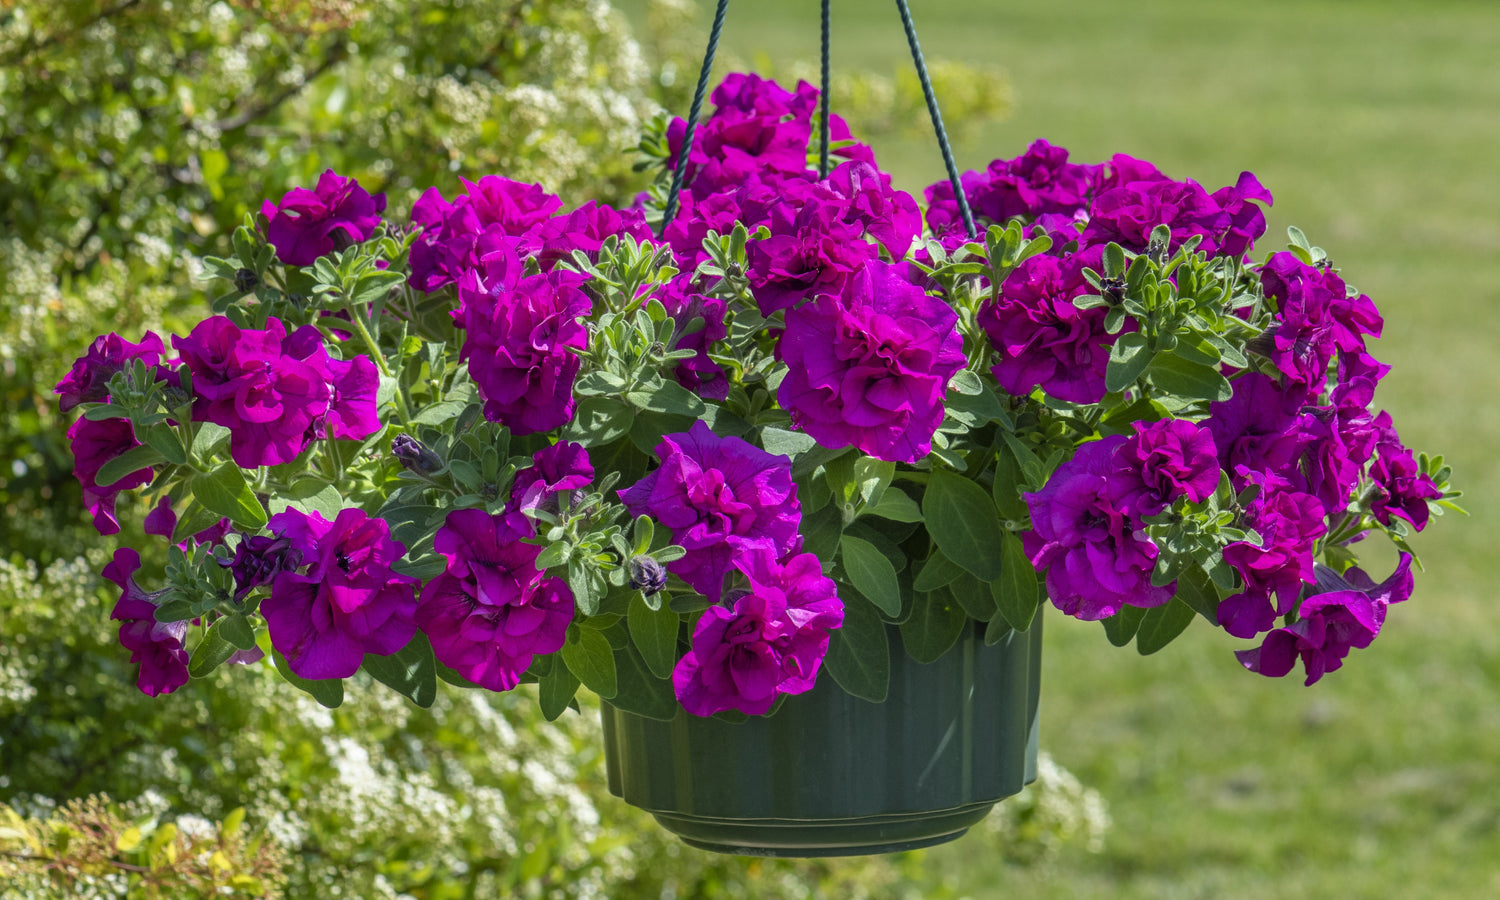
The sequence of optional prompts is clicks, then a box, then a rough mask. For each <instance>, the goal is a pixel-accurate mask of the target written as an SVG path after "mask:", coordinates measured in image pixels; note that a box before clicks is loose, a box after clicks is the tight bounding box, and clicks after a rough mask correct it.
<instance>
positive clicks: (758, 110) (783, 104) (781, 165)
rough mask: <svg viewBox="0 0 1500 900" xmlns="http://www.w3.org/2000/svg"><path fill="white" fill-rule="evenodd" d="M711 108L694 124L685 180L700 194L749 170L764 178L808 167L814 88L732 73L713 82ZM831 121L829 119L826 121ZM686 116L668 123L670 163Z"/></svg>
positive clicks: (676, 153)
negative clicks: (792, 87) (791, 87)
mask: <svg viewBox="0 0 1500 900" xmlns="http://www.w3.org/2000/svg"><path fill="white" fill-rule="evenodd" d="M712 100H713V102H714V106H715V109H714V112H713V113H712V114H711V115H710V116H709V117H708V118H706V119H704V120H702V121H701V122H699V124H698V129H697V131H696V133H695V135H694V138H693V149H692V151H691V153H690V154H689V157H688V169H687V172H686V173H685V174H686V181H685V183H686V184H688V185H689V186H690V187H689V189H690V190H691V191H693V192H694V193H696V194H698V195H699V196H706V195H707V194H710V193H715V192H717V191H720V190H724V189H727V188H733V187H734V186H735V185H736V184H738V183H740V182H741V181H743V180H744V179H745V178H746V177H747V176H750V175H755V176H758V177H760V178H761V179H763V180H766V181H773V182H774V181H779V180H780V179H781V178H782V177H798V176H801V175H802V174H803V173H805V172H806V170H807V142H808V139H809V138H810V137H811V136H812V116H813V112H814V110H815V109H816V108H817V105H818V90H817V88H815V87H813V86H812V85H810V84H808V83H807V82H805V81H803V82H799V83H798V84H797V90H796V92H795V93H794V92H792V91H788V90H787V89H786V88H783V87H782V86H781V85H779V84H777V83H776V82H774V81H771V80H769V79H765V78H761V77H760V76H758V75H743V74H738V73H736V74H731V75H729V76H726V77H725V79H724V80H723V82H721V83H720V84H719V86H718V87H716V88H714V92H713V96H712ZM831 124H832V122H830V125H831ZM686 133H687V122H686V121H685V120H683V119H680V118H679V119H674V120H673V121H672V123H671V124H670V125H669V126H668V127H667V147H668V151H669V156H668V158H667V166H668V168H671V169H675V168H676V167H677V159H678V156H679V154H680V153H681V151H682V144H683V141H684V139H685V136H686Z"/></svg>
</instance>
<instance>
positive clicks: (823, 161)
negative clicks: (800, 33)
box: [818, 0, 830, 179]
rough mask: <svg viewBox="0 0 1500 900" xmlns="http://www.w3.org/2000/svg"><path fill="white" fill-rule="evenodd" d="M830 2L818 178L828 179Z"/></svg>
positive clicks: (825, 31) (825, 5) (825, 32)
mask: <svg viewBox="0 0 1500 900" xmlns="http://www.w3.org/2000/svg"><path fill="white" fill-rule="evenodd" d="M829 3H830V0H823V96H822V102H823V120H822V123H821V125H820V127H821V128H822V132H821V133H822V148H821V149H820V150H819V151H818V178H820V179H822V178H827V177H828V92H829V91H828V88H829V76H828V5H829Z"/></svg>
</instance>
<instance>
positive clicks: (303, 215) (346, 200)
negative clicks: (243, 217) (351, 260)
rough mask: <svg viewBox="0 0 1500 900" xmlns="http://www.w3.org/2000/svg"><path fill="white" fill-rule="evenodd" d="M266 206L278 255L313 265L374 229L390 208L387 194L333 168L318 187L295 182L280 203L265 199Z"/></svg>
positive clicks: (293, 262)
mask: <svg viewBox="0 0 1500 900" xmlns="http://www.w3.org/2000/svg"><path fill="white" fill-rule="evenodd" d="M260 211H261V214H262V215H264V216H265V217H266V218H267V219H268V220H269V224H268V225H267V227H266V240H268V241H270V242H271V245H272V246H274V247H275V248H276V256H277V258H278V259H280V260H281V261H282V262H283V263H286V264H287V265H289V266H310V265H312V264H313V262H314V261H316V260H317V258H318V257H320V256H323V255H325V254H328V253H332V252H334V251H336V250H342V249H344V248H345V247H348V246H349V245H350V244H357V243H359V242H360V241H363V240H367V239H368V238H369V237H370V235H372V234H374V233H375V227H376V226H377V225H379V224H380V214H381V213H382V212H385V194H376V195H374V196H373V197H372V196H370V193H369V192H368V191H366V190H365V189H364V188H362V187H360V186H359V182H357V181H355V180H354V179H353V178H345V177H343V176H341V175H339V174H337V173H336V172H334V171H333V170H332V169H328V170H326V171H324V172H323V174H322V175H321V176H319V177H318V186H317V187H315V188H313V189H312V190H308V189H307V188H292V189H291V190H290V191H287V193H286V195H285V196H283V197H282V198H281V202H280V203H272V202H271V201H269V200H267V201H265V202H264V203H262V204H261V207H260Z"/></svg>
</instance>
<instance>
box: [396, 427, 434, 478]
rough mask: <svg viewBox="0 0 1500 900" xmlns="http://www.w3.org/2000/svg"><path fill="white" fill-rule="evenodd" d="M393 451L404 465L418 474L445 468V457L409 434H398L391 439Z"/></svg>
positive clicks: (428, 473)
mask: <svg viewBox="0 0 1500 900" xmlns="http://www.w3.org/2000/svg"><path fill="white" fill-rule="evenodd" d="M391 453H392V455H394V456H395V457H396V459H398V460H400V462H401V465H402V466H404V467H405V468H406V469H407V470H409V471H412V472H415V473H417V474H418V475H431V474H433V473H434V472H437V471H438V470H440V469H442V468H443V458H442V457H441V456H438V455H437V454H436V453H433V452H432V448H431V447H428V446H427V445H426V444H424V443H422V442H421V441H419V440H417V439H416V438H414V437H412V436H411V435H409V434H398V435H396V438H395V440H393V441H391Z"/></svg>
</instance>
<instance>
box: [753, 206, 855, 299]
mask: <svg viewBox="0 0 1500 900" xmlns="http://www.w3.org/2000/svg"><path fill="white" fill-rule="evenodd" d="M844 212H845V209H844V207H843V206H841V205H839V204H835V203H819V202H808V203H806V204H804V205H803V206H802V208H801V210H795V209H793V208H792V207H791V206H790V204H784V205H782V206H778V207H776V208H774V209H773V210H772V215H771V221H770V223H769V227H770V229H771V235H770V237H766V238H762V239H760V240H757V241H754V242H752V243H751V244H750V246H749V247H748V248H747V253H746V256H747V258H748V261H749V269H748V270H747V271H746V272H745V277H746V278H747V279H749V281H750V287H751V288H752V291H753V293H754V294H755V302H756V305H758V306H759V307H760V311H761V315H764V316H769V315H771V314H772V313H774V312H776V311H778V310H783V309H791V308H793V307H795V306H797V305H798V304H800V303H802V302H803V301H804V300H806V299H808V298H810V297H816V296H819V295H821V294H837V293H839V292H840V291H841V290H843V288H844V285H845V284H846V283H847V282H848V281H849V279H850V278H851V277H852V276H853V274H854V273H855V272H856V271H858V270H859V269H860V268H862V267H863V266H865V265H867V264H869V263H870V262H872V261H874V260H876V259H877V257H878V256H879V251H878V250H877V249H876V247H875V245H874V244H871V243H870V242H868V241H866V240H865V239H864V236H863V235H864V226H863V225H862V224H858V223H853V222H846V221H845V220H844Z"/></svg>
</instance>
